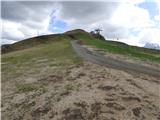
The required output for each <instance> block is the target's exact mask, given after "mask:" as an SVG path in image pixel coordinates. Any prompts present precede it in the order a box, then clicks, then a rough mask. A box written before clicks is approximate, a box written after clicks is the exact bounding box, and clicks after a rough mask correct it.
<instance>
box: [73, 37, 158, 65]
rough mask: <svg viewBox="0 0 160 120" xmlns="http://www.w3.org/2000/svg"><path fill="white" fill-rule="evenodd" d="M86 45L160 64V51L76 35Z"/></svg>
mask: <svg viewBox="0 0 160 120" xmlns="http://www.w3.org/2000/svg"><path fill="white" fill-rule="evenodd" d="M76 36H77V37H78V39H79V40H81V41H82V42H83V43H84V44H86V45H91V46H94V47H97V48H99V49H102V50H104V51H105V52H110V53H114V54H121V55H125V56H129V57H134V58H138V59H141V60H145V61H154V62H158V63H160V51H159V50H152V49H146V48H140V47H135V46H129V45H127V44H124V43H121V42H115V41H102V40H98V39H95V38H93V37H91V36H89V35H85V34H78V35H76Z"/></svg>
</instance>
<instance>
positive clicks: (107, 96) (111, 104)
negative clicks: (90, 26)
mask: <svg viewBox="0 0 160 120" xmlns="http://www.w3.org/2000/svg"><path fill="white" fill-rule="evenodd" d="M23 82H29V83H35V82H36V83H37V84H38V83H43V84H44V85H46V88H47V89H48V90H47V91H46V92H44V93H43V94H42V93H40V92H39V91H31V92H27V93H17V94H12V92H13V90H12V89H11V88H6V90H8V91H3V92H4V93H3V96H2V97H3V102H4V103H3V106H2V119H3V120H22V119H24V120H50V119H51V120H158V119H160V97H159V96H160V82H159V79H158V78H154V77H150V76H147V75H140V76H139V75H132V74H129V73H127V72H123V71H121V70H115V69H111V68H107V67H103V66H100V65H96V64H93V63H90V62H84V65H83V66H71V67H70V68H69V69H67V70H64V72H63V73H61V74H58V73H54V74H53V75H50V76H48V77H47V78H43V79H38V80H35V79H32V78H26V79H23ZM2 87H3V86H2ZM6 87H7V86H6ZM11 91H12V92H11ZM8 93H10V94H8Z"/></svg>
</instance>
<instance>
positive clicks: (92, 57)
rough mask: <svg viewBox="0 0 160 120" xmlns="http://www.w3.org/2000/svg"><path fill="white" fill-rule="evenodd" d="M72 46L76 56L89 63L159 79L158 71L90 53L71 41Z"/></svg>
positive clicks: (159, 73)
mask: <svg viewBox="0 0 160 120" xmlns="http://www.w3.org/2000/svg"><path fill="white" fill-rule="evenodd" d="M71 43H72V46H73V48H74V50H75V51H76V52H77V54H78V55H80V56H81V57H83V58H84V59H86V60H88V61H91V62H93V63H96V64H99V65H103V66H106V67H111V68H114V69H119V70H124V71H127V72H136V73H143V74H147V75H150V76H154V77H160V70H159V69H155V68H151V67H147V66H143V65H140V64H136V63H129V62H126V61H121V60H118V59H114V58H112V57H109V56H108V57H104V56H102V55H100V54H98V53H96V52H91V51H89V50H88V49H86V48H84V47H82V46H81V45H79V44H78V43H77V41H72V42H71Z"/></svg>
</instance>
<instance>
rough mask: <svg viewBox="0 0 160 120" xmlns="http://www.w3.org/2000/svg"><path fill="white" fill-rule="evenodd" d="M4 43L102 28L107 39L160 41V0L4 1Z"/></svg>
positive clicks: (135, 42) (140, 43) (138, 43)
mask: <svg viewBox="0 0 160 120" xmlns="http://www.w3.org/2000/svg"><path fill="white" fill-rule="evenodd" d="M1 23H2V35H1V44H10V43H14V42H17V41H20V40H23V39H26V38H30V37H34V36H38V35H45V34H53V33H62V32H65V31H68V30H71V29H84V30H86V31H88V32H90V31H92V30H94V29H96V28H100V29H102V30H103V31H102V33H101V34H102V35H103V36H104V37H105V38H106V39H109V40H110V39H111V40H117V41H121V42H125V43H127V44H129V45H135V46H144V44H146V43H148V42H149V43H157V44H159V45H160V0H115V1H114V0H112V1H111V0H106V1H99V2H98V1H94V2H93V1H77V2H76V1H70V2H69V1H67V2H66V1H60V2H57V1H12V2H11V1H2V2H1Z"/></svg>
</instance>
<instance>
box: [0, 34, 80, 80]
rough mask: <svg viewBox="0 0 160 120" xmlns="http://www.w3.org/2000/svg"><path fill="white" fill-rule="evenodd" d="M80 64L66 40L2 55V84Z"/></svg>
mask: <svg viewBox="0 0 160 120" xmlns="http://www.w3.org/2000/svg"><path fill="white" fill-rule="evenodd" d="M79 64H82V59H81V58H79V57H78V56H77V55H76V53H75V52H74V51H73V49H72V46H71V44H70V41H69V40H68V38H67V37H66V38H65V37H64V38H63V39H61V40H59V41H54V42H51V43H49V44H40V45H37V46H35V47H32V48H28V49H24V50H19V51H14V52H10V53H7V54H3V55H2V66H1V67H2V82H3V81H7V80H12V79H14V78H18V77H21V76H25V75H29V76H31V75H32V74H33V75H41V74H42V75H43V74H48V73H49V72H54V70H55V68H57V69H62V70H63V68H66V67H68V66H69V65H79Z"/></svg>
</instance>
